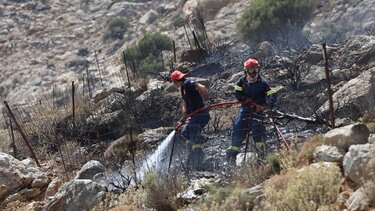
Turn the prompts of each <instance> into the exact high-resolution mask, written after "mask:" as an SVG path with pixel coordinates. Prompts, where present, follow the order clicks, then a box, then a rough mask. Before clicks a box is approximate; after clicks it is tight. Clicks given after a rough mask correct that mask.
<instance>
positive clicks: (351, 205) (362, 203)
mask: <svg viewBox="0 0 375 211" xmlns="http://www.w3.org/2000/svg"><path fill="white" fill-rule="evenodd" d="M369 205H370V199H369V197H368V196H367V194H366V192H365V190H364V189H363V188H362V187H361V188H359V189H358V190H356V191H355V192H354V193H352V195H351V196H350V198H349V199H348V201H347V207H348V210H352V211H359V210H367V209H368V208H369Z"/></svg>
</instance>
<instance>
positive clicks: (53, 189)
mask: <svg viewBox="0 0 375 211" xmlns="http://www.w3.org/2000/svg"><path fill="white" fill-rule="evenodd" d="M62 185H63V181H62V179H61V178H58V177H56V178H54V179H53V180H52V181H51V183H50V184H49V185H48V187H47V190H46V192H45V194H44V199H48V198H49V197H52V196H53V195H55V193H57V191H58V190H59V188H60V187H61V186H62Z"/></svg>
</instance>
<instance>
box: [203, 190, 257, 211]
mask: <svg viewBox="0 0 375 211" xmlns="http://www.w3.org/2000/svg"><path fill="white" fill-rule="evenodd" d="M206 188H207V189H208V197H207V198H205V199H204V200H202V202H203V203H201V204H197V206H199V209H198V210H251V208H252V206H253V204H254V203H253V202H254V199H253V197H251V196H250V195H249V194H248V193H247V192H246V189H244V188H241V187H237V188H230V187H216V186H214V185H210V186H208V187H206Z"/></svg>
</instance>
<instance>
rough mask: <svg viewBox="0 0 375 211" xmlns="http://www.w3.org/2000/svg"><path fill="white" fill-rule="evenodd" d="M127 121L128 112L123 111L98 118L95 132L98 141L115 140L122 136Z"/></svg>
mask: <svg viewBox="0 0 375 211" xmlns="http://www.w3.org/2000/svg"><path fill="white" fill-rule="evenodd" d="M128 122H130V120H129V112H125V111H123V110H119V111H115V112H112V113H106V114H103V115H101V116H99V117H98V119H97V130H98V132H99V134H98V136H99V137H100V139H103V140H104V139H116V138H119V137H120V136H121V135H123V134H124V132H125V129H126V127H127V124H126V123H128Z"/></svg>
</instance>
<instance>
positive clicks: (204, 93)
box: [195, 83, 208, 102]
mask: <svg viewBox="0 0 375 211" xmlns="http://www.w3.org/2000/svg"><path fill="white" fill-rule="evenodd" d="M195 90H197V91H198V92H199V93H200V94H201V96H202V98H203V100H204V102H207V101H208V90H207V88H206V87H205V86H204V85H202V84H199V83H198V84H197V86H196V87H195Z"/></svg>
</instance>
